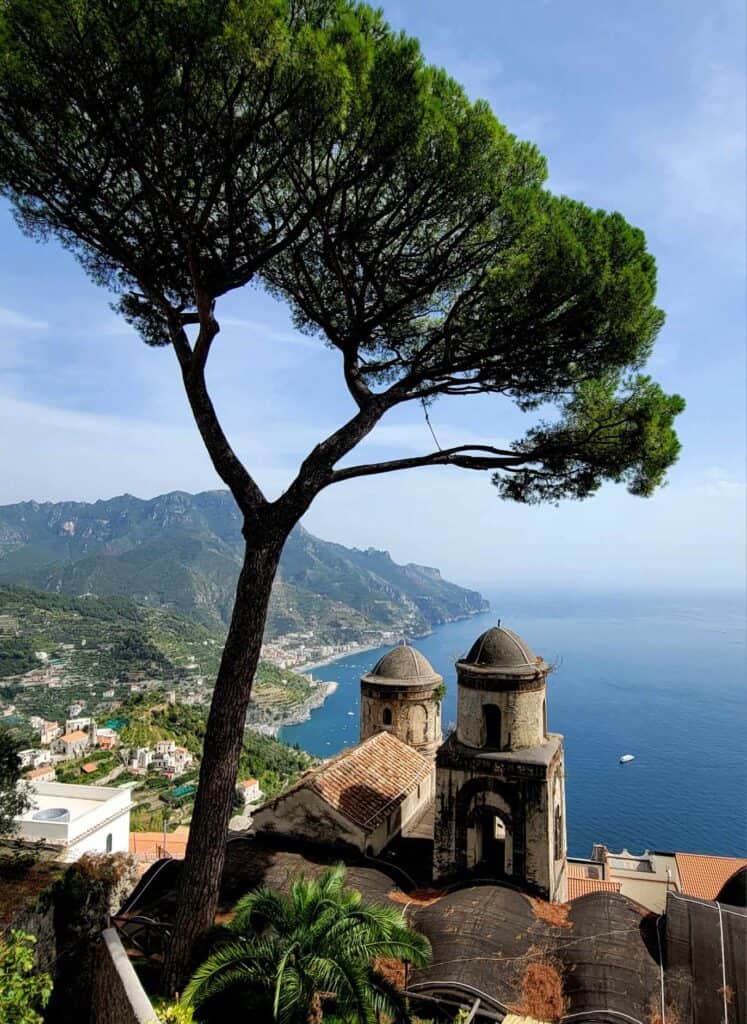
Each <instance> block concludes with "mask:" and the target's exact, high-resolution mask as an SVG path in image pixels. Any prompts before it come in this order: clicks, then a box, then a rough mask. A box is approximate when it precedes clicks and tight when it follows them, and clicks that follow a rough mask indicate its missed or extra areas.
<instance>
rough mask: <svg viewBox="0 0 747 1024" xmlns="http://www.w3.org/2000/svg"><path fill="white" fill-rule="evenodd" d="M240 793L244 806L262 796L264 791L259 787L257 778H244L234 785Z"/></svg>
mask: <svg viewBox="0 0 747 1024" xmlns="http://www.w3.org/2000/svg"><path fill="white" fill-rule="evenodd" d="M236 788H237V789H238V791H239V794H240V795H241V798H242V800H243V801H244V804H245V806H246V807H251V806H253V805H254V804H257V803H259V801H260V800H261V799H262V797H263V796H264V793H263V792H262V790H261V789H260V788H259V782H258V780H257V779H244V780H243V781H242V782H240V783H239V784H238V786H237V787H236Z"/></svg>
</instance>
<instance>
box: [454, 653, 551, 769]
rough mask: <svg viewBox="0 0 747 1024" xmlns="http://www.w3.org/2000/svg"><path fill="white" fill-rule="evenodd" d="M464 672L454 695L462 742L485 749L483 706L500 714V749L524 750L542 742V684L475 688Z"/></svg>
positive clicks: (543, 705) (542, 682)
mask: <svg viewBox="0 0 747 1024" xmlns="http://www.w3.org/2000/svg"><path fill="white" fill-rule="evenodd" d="M469 681H470V679H469V677H468V675H467V673H465V672H461V673H460V677H459V682H460V685H459V689H458V692H457V701H458V707H457V722H458V725H457V733H458V736H459V739H460V741H461V742H462V743H466V744H467V745H468V746H470V747H477V748H482V747H484V746H486V734H485V719H484V715H483V708H484V706H485V705H486V704H489V705H493V706H495V707H498V708H499V709H500V712H501V743H500V749H501V750H523V749H528V748H531V747H538V746H540V745H541V744H542V743H544V742H545V713H544V709H545V686H544V681H543V680H542V681H540V682H539V683H538V684H535V687H534V689H531V690H530V689H528V688H527V689H508V688H506V689H504V690H500V689H498V687H496V688H495V689H488V688H487V687H486V688H484V689H482V688H480V689H478V688H477V687H476V686H475V687H472V686H470V685H468V684H469Z"/></svg>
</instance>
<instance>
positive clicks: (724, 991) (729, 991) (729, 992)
mask: <svg viewBox="0 0 747 1024" xmlns="http://www.w3.org/2000/svg"><path fill="white" fill-rule="evenodd" d="M718 994H719V995H720V996H721V998H722V999H724V1000H726V1002H727V1004H728V1005H729V1006H731V1004H732V1003H733V1002H734V989H733V988H732V987H731V985H722V986H721V988H720V989H718Z"/></svg>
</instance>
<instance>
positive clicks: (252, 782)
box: [239, 779, 257, 789]
mask: <svg viewBox="0 0 747 1024" xmlns="http://www.w3.org/2000/svg"><path fill="white" fill-rule="evenodd" d="M239 785H240V786H244V788H245V789H251V788H252V786H256V785H257V780H256V779H244V781H243V782H240V783H239Z"/></svg>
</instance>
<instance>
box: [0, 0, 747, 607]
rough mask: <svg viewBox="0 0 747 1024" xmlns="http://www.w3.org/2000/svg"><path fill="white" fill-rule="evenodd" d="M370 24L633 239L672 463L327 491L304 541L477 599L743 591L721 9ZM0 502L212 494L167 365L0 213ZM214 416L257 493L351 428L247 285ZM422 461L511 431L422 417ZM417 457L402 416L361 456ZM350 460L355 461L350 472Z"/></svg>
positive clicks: (65, 262)
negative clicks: (552, 500)
mask: <svg viewBox="0 0 747 1024" xmlns="http://www.w3.org/2000/svg"><path fill="white" fill-rule="evenodd" d="M385 11H386V14H387V16H388V18H389V20H390V22H391V23H392V24H393V25H394V26H396V27H399V28H403V29H405V30H406V31H408V32H409V33H412V34H414V35H416V36H418V37H419V38H420V40H421V43H422V46H423V50H424V52H425V54H426V57H427V58H428V59H429V60H431V61H433V62H434V63H437V64H441V65H443V66H444V67H446V68H447V70H448V71H449V72H450V73H451V74H452V75H454V77H456V78H457V79H458V80H460V81H461V82H462V83H463V84H464V85H465V87H466V88H467V90H468V92H469V94H470V95H471V96H472V97H473V98H477V97H483V98H485V99H487V100H488V101H489V102H490V103H491V105H492V107H493V109H494V111H495V112H496V114H497V115H498V117H499V118H500V119H501V120H502V121H504V122H505V123H506V124H507V125H508V126H509V128H510V129H511V130H512V131H514V132H515V133H516V134H518V135H520V136H522V137H525V138H528V139H531V140H533V141H535V142H536V143H537V144H538V145H539V147H540V149H541V150H542V151H543V152H544V153H545V155H546V156H547V158H548V161H549V167H550V185H551V187H553V188H554V189H555V190H557V191H561V192H565V193H567V194H569V195H572V196H574V197H577V198H579V199H582V200H584V201H585V202H588V203H589V204H591V205H593V206H600V207H605V208H608V209H619V210H620V211H621V212H622V213H623V214H624V215H625V216H626V217H627V218H628V219H629V220H630V221H631V222H632V223H634V224H637V225H639V226H640V227H642V228H643V229H644V230H645V231H646V233H647V236H648V240H649V246H650V248H651V250H652V251H653V253H654V254H655V255H656V257H657V260H658V264H659V281H660V287H659V304H660V305H662V306H663V307H664V309H665V310H666V311H667V317H668V319H667V324H666V327H665V329H664V331H663V333H662V335H661V337H660V340H659V343H658V346H657V350H656V352H655V354H654V357H653V358H652V360H651V362H650V364H649V369H650V371H651V372H652V373H653V375H654V376H655V377H657V379H659V380H660V381H661V383H662V384H663V385H664V386H665V388H667V389H668V390H676V391H679V392H680V393H682V394H683V395H684V396H685V397H686V399H687V402H688V408H687V412H686V413H685V415H684V416H683V417H681V419H680V434H681V438H682V441H683V445H684V451H683V455H682V458H681V460H680V462H679V464H678V465H677V467H676V468H675V469H674V470H673V471H672V473H671V476H670V483H669V486H668V487H667V488H665V489H664V490H662V491H661V492H660V493H659V494H657V495H656V496H655V497H654V498H653V499H650V500H647V501H643V500H641V499H636V498H632V497H630V496H629V495H628V494H627V492H626V491H625V490H624V489H623V488H613V487H608V488H605V489H604V490H603V491H602V492H601V493H600V495H598V496H597V497H596V498H594V499H592V500H590V501H588V502H584V503H581V504H579V503H566V504H564V505H562V506H560V507H559V508H547V507H544V508H529V509H527V508H522V507H520V506H513V505H509V504H507V503H501V502H499V500H498V499H497V498H496V495H495V491H494V489H493V488H492V487H491V486H490V483H489V478H488V477H487V476H486V475H483V474H470V473H467V472H464V471H459V470H453V469H430V470H419V471H411V472H409V473H406V474H398V475H396V476H389V477H382V478H379V479H370V480H361V481H353V482H350V483H348V484H344V485H340V486H338V487H336V488H333V489H331V490H329V491H328V492H326V493H324V494H323V495H322V496H321V497H320V498H319V499H317V502H316V504H315V505H314V507H313V509H312V510H311V511H310V513H309V514H308V516H307V517H306V520H305V523H306V525H307V526H308V528H309V529H311V530H313V531H314V532H316V533H318V534H319V535H320V536H323V537H325V538H328V539H332V540H338V541H340V542H342V543H345V544H351V545H357V546H360V547H368V546H375V547H385V548H388V549H389V550H390V551H391V552H392V554H393V556H394V557H395V558H397V559H398V560H401V561H418V562H424V563H427V564H432V565H437V566H438V567H439V568H441V569H442V570H443V571H444V572H445V573H447V574H448V575H450V576H451V577H452V578H454V579H456V580H457V581H459V582H466V583H474V584H477V585H481V586H483V587H485V588H489V589H491V590H499V589H501V588H503V587H506V588H515V587H552V588H553V589H558V590H564V589H588V588H604V589H607V590H615V589H618V588H621V589H631V588H635V587H639V586H640V587H646V588H655V589H671V588H677V589H682V588H692V589H709V590H710V589H723V588H735V587H736V588H740V587H743V586H744V577H745V185H744V182H745V62H744V43H745V13H744V4H743V2H742V0H713V2H711V3H709V4H703V3H702V2H700V0H699V2H692V0H654V2H652V0H620V2H617V3H612V2H609V0H608V2H604V3H592V2H591V0H584V2H581V0H521V2H516V0H461V2H460V3H459V4H454V3H446V2H445V0H407V2H400V3H392V4H385ZM0 243H1V244H0V338H2V341H1V342H0V504H2V503H6V502H13V501H19V500H23V499H27V498H35V499H36V500H38V501H44V500H62V499H72V498H76V499H86V500H92V499H95V498H98V497H109V496H111V495H113V494H120V493H123V492H129V493H132V494H136V495H139V496H142V497H150V496H152V495H155V494H158V493H162V492H164V491H167V490H173V489H184V490H191V491H194V490H200V489H205V488H212V487H216V486H219V481H218V480H217V478H216V476H215V474H214V473H213V471H212V469H211V467H210V464H209V462H208V460H207V457H206V456H205V454H204V453H203V451H202V448H201V444H200V441H199V438H198V436H197V434H196V431H195V428H194V427H193V425H192V423H191V421H190V418H189V416H188V414H187V411H186V404H185V400H184V398H183V396H182V393H181V391H180V389H179V382H178V377H177V374H176V372H175V371H176V367H175V361H174V357H173V355H172V354H171V353H170V352H169V351H167V350H152V349H147V348H146V347H145V346H144V345H142V344H141V343H140V342H139V341H138V340H137V338H136V337H135V336H134V335H133V334H131V333H130V332H129V331H128V330H127V328H126V326H125V325H123V324H122V323H120V322H119V321H118V320H117V318H116V317H115V316H114V314H112V313H111V311H110V310H109V307H108V301H109V297H108V296H107V294H106V293H104V292H103V291H101V290H99V289H97V288H95V287H94V286H93V285H92V284H90V282H88V280H87V279H86V277H85V275H84V273H83V271H82V270H81V269H80V268H79V267H78V265H77V264H76V263H75V262H74V261H73V260H72V259H71V258H70V257H69V255H67V254H66V253H64V252H63V251H62V250H61V249H60V247H59V246H58V245H57V244H56V243H50V244H48V245H46V246H39V245H37V244H35V243H32V242H31V241H29V240H28V239H26V238H24V237H23V236H22V235H21V234H20V232H19V231H18V229H17V227H16V226H15V224H14V223H13V220H12V217H11V215H10V213H9V211H8V210H7V208H6V207H2V208H0ZM219 319H220V320H221V323H222V332H221V335H220V337H219V344H217V345H216V349H215V354H214V357H213V358H212V364H211V367H210V375H209V376H210V383H211V386H212V388H213V391H214V394H215V398H216V404H217V406H218V408H219V410H220V412H221V414H222V416H223V419H224V422H225V425H226V428H227V430H228V432H229V434H230V436H231V437H232V438H233V439H234V440H235V442H236V447H237V448H238V450H239V452H240V454H241V455H242V456H243V457H244V458H245V459H246V462H247V464H248V465H249V467H250V469H251V470H252V471H253V472H254V473H255V474H256V476H257V478H258V479H259V480H260V482H261V483H262V485H263V486H265V487H266V489H267V490H268V492H270V493H271V494H277V493H278V492H279V491H280V490H281V489H282V487H283V486H284V485H285V484H286V483H287V482H288V481H289V480H290V479H291V478H292V475H293V471H294V467H295V466H296V465H297V463H298V461H299V459H300V458H302V457H303V455H304V454H305V452H306V451H307V450H308V449H309V448H310V447H312V446H313V444H314V443H316V441H317V440H319V439H320V438H321V437H322V436H324V434H325V433H326V432H327V431H328V430H329V429H332V428H334V426H336V425H337V424H338V423H339V422H340V421H341V420H342V419H343V418H344V417H345V416H347V415H348V414H349V412H350V402H349V399H347V398H346V393H345V391H344V388H343V387H342V384H341V378H340V372H339V365H338V361H337V359H336V357H335V356H334V354H332V353H330V352H328V351H326V350H325V349H323V348H322V346H321V344H320V343H317V342H314V341H312V340H310V339H307V338H300V337H298V336H297V335H295V334H294V332H293V330H292V329H291V327H290V324H289V320H288V316H287V314H286V312H285V310H284V309H283V308H282V307H279V306H278V305H276V304H275V303H274V302H272V301H271V300H270V299H268V298H267V297H266V296H265V295H263V294H262V293H261V292H259V291H257V290H248V291H246V292H245V293H242V294H241V295H233V296H231V297H230V298H229V299H228V300H227V301H226V302H225V303H224V305H223V308H222V309H220V310H219ZM432 420H433V423H434V427H435V429H436V432H437V434H438V436H439V440H440V441H441V443H442V445H444V446H446V445H447V444H450V443H454V444H457V443H463V442H469V441H482V442H485V441H487V442H490V441H496V440H500V441H505V440H507V439H509V438H511V437H512V436H517V435H518V434H519V433H522V432H523V431H524V429H525V427H526V422H525V420H526V417H524V416H522V415H520V414H518V413H517V412H516V411H515V410H514V409H513V408H512V407H511V406H509V405H506V404H504V403H503V402H502V401H501V400H496V399H482V398H479V399H466V398H460V399H450V400H448V401H447V400H442V401H441V402H439V403H437V404H436V406H435V407H434V408H433V411H432ZM428 450H430V445H429V435H428V433H427V429H426V427H425V424H424V423H423V420H422V414H419V412H418V410H416V409H413V410H410V411H407V410H404V409H400V410H397V411H396V412H395V413H392V414H391V416H390V417H389V418H387V419H386V420H385V421H384V422H383V423H382V425H381V426H380V427H379V428H378V429H377V430H376V432H375V434H374V435H373V437H372V438H371V439H370V440H369V441H367V442H366V445H365V454H366V457H367V458H368V457H382V458H395V457H402V456H405V455H410V454H416V453H419V452H425V451H428ZM361 454H362V453H361Z"/></svg>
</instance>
